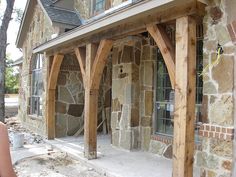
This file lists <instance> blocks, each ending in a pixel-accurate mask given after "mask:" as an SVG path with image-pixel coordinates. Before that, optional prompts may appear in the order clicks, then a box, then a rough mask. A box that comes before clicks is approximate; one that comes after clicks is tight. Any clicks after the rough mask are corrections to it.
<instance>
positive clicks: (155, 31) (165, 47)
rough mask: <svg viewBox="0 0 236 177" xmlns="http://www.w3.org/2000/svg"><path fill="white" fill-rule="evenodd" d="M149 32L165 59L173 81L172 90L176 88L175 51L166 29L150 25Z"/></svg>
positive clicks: (148, 26)
mask: <svg viewBox="0 0 236 177" xmlns="http://www.w3.org/2000/svg"><path fill="white" fill-rule="evenodd" d="M147 31H148V32H149V33H150V35H151V36H152V37H153V39H154V40H155V42H156V44H157V46H158V48H159V49H160V51H161V54H162V56H163V58H164V61H165V64H166V67H167V70H168V73H169V76H170V81H171V86H172V89H174V86H175V63H174V62H175V49H174V46H173V45H172V43H171V40H170V38H169V36H168V35H167V33H166V32H165V30H164V28H163V27H162V26H161V25H155V24H148V25H147Z"/></svg>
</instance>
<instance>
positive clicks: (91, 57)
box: [75, 40, 112, 159]
mask: <svg viewBox="0 0 236 177" xmlns="http://www.w3.org/2000/svg"><path fill="white" fill-rule="evenodd" d="M111 48H112V41H110V40H102V41H101V42H100V44H99V46H97V45H96V44H87V45H86V55H85V54H84V50H82V49H81V48H77V49H75V53H76V56H77V59H78V61H79V64H80V69H81V72H82V77H83V83H84V88H85V103H84V104H85V106H84V107H85V108H84V109H85V113H84V119H85V120H84V156H85V157H86V158H87V159H95V158H97V112H98V111H97V110H98V105H97V104H98V93H99V85H100V80H101V76H102V73H103V69H104V67H105V65H106V62H107V58H108V55H109V52H110V50H111ZM84 65H85V66H84ZM84 67H85V68H84Z"/></svg>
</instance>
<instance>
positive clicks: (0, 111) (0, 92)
mask: <svg viewBox="0 0 236 177" xmlns="http://www.w3.org/2000/svg"><path fill="white" fill-rule="evenodd" d="M6 3H7V4H6V9H5V11H4V14H3V17H2V18H1V20H0V21H1V23H0V24H1V25H0V121H2V122H4V118H5V102H4V97H5V63H6V62H5V60H6V48H7V30H8V26H9V23H10V21H11V19H12V18H11V16H12V13H13V6H14V3H15V0H6Z"/></svg>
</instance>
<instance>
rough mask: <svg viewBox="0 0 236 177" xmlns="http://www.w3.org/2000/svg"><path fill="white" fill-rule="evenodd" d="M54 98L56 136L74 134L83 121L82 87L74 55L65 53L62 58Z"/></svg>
mask: <svg viewBox="0 0 236 177" xmlns="http://www.w3.org/2000/svg"><path fill="white" fill-rule="evenodd" d="M56 99H57V100H56V137H64V136H71V135H74V134H75V133H76V131H77V130H79V128H80V127H82V126H83V122H84V119H83V110H84V88H83V83H82V75H81V72H80V70H79V63H78V61H77V60H76V56H74V55H65V57H64V59H63V62H62V65H61V68H60V73H59V76H58V81H57V97H56Z"/></svg>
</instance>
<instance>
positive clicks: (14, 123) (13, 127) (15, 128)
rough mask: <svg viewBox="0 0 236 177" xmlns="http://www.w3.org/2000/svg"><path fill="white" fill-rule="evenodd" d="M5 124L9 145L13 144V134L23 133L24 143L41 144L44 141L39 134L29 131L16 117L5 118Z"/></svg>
mask: <svg viewBox="0 0 236 177" xmlns="http://www.w3.org/2000/svg"><path fill="white" fill-rule="evenodd" d="M5 121H6V125H7V128H8V133H9V139H10V143H11V146H12V144H13V137H14V135H15V134H17V133H18V134H19V133H20V134H23V135H24V144H41V143H44V140H43V138H42V137H41V136H39V135H37V134H35V133H32V132H30V131H29V130H27V129H25V128H24V127H23V126H22V125H21V123H20V121H19V120H18V119H17V117H11V118H7V119H5Z"/></svg>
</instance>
